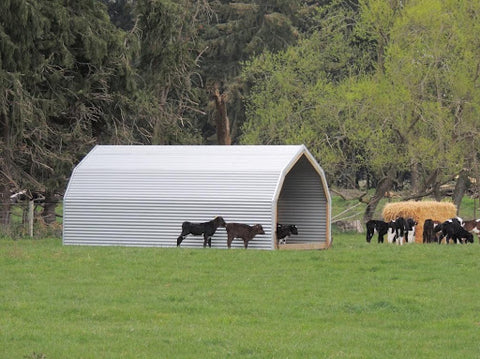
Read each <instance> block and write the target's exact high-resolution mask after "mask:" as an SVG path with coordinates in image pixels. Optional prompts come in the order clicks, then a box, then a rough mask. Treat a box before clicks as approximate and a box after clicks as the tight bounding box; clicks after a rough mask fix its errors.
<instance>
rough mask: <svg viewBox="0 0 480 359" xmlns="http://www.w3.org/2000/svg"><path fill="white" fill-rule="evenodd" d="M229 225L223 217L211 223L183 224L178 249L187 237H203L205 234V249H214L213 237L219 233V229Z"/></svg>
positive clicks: (216, 218) (178, 239) (186, 222)
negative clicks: (190, 235) (207, 247)
mask: <svg viewBox="0 0 480 359" xmlns="http://www.w3.org/2000/svg"><path fill="white" fill-rule="evenodd" d="M226 225H227V224H226V223H225V221H224V220H223V218H222V217H220V216H218V217H215V218H214V219H212V220H211V221H208V222H204V223H192V222H188V221H185V222H183V223H182V233H181V234H180V235H179V236H178V238H177V247H179V246H180V244H181V243H182V241H183V240H184V239H185V237H186V236H187V235H189V234H193V235H194V236H201V235H202V234H203V247H204V248H205V247H206V246H207V242H208V246H209V247H212V236H213V235H214V234H215V232H216V231H217V228H218V227H225V226H226Z"/></svg>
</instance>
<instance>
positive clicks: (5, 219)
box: [0, 185, 11, 226]
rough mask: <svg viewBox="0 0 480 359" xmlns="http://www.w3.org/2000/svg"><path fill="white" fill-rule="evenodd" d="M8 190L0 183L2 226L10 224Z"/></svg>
mask: <svg viewBox="0 0 480 359" xmlns="http://www.w3.org/2000/svg"><path fill="white" fill-rule="evenodd" d="M10 206H11V204H10V191H9V190H8V187H7V186H5V185H0V208H1V210H0V221H1V222H0V223H1V225H2V226H8V225H9V224H10Z"/></svg>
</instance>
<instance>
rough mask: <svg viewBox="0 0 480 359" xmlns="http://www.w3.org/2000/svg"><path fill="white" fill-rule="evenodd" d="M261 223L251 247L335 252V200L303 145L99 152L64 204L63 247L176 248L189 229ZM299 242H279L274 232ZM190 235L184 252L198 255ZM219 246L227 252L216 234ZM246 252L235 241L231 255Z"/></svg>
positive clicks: (80, 171)
mask: <svg viewBox="0 0 480 359" xmlns="http://www.w3.org/2000/svg"><path fill="white" fill-rule="evenodd" d="M216 216H222V217H223V218H224V220H225V222H227V223H232V222H234V223H245V224H248V225H254V224H257V223H258V224H261V225H262V227H263V229H264V232H265V234H259V235H257V236H255V238H254V239H253V240H251V241H250V243H249V245H248V248H249V249H250V248H252V249H267V250H268V249H322V248H327V247H329V246H330V244H331V224H330V220H331V199H330V194H329V190H328V186H327V182H326V179H325V175H324V172H323V170H322V169H321V167H320V165H319V164H318V163H317V162H316V160H315V159H314V157H313V156H312V155H311V154H310V152H309V151H308V150H307V149H306V147H305V146H303V145H299V146H96V147H94V148H93V149H92V151H91V152H90V153H89V154H88V155H87V156H86V157H85V158H84V159H83V160H82V161H81V162H80V163H79V164H78V165H77V167H76V168H75V169H74V171H73V173H72V176H71V178H70V181H69V184H68V186H67V190H66V193H65V196H64V214H63V223H64V224H63V243H64V244H65V245H100V246H106V245H118V246H151V247H175V246H176V245H177V237H178V236H179V235H180V233H181V231H182V223H183V222H184V221H189V222H196V223H202V222H207V221H210V220H212V219H213V218H214V217H216ZM278 223H280V224H285V225H287V224H294V225H295V226H296V227H297V229H298V234H296V235H291V236H289V237H288V238H287V239H286V242H285V243H282V242H280V243H278V241H277V237H276V226H277V224H278ZM202 246H203V237H202V236H193V235H187V236H186V237H185V239H184V240H183V242H182V243H181V247H202ZM211 246H212V247H213V248H227V233H226V229H225V228H223V227H219V228H218V229H217V231H216V232H215V234H214V235H213V237H212V240H211ZM235 247H237V248H243V241H241V240H239V239H235V240H234V241H233V244H232V248H235Z"/></svg>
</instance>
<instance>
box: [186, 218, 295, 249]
mask: <svg viewBox="0 0 480 359" xmlns="http://www.w3.org/2000/svg"><path fill="white" fill-rule="evenodd" d="M219 227H223V228H225V229H226V230H227V247H228V248H230V247H231V245H232V242H233V240H234V239H235V238H240V239H242V240H243V246H244V248H245V249H247V247H248V242H249V241H251V240H252V239H253V238H254V237H255V236H256V235H257V234H265V231H264V230H263V227H262V225H261V224H255V225H253V226H249V225H248V224H244V223H233V222H232V223H226V222H225V220H224V219H223V217H221V216H217V217H215V218H214V219H212V220H211V221H208V222H203V223H193V222H188V221H185V222H183V223H182V233H180V235H179V236H178V238H177V247H180V244H181V243H182V242H183V240H184V239H185V237H186V236H187V235H189V234H192V235H194V236H203V247H204V248H205V247H206V246H207V244H208V247H211V246H212V236H213V235H214V234H215V232H216V231H217V229H218V228H219ZM276 234H277V245H278V243H279V242H280V241H282V242H283V243H286V240H287V238H288V237H289V236H290V235H292V234H295V235H296V234H298V230H297V227H296V226H295V225H293V224H288V225H283V224H277V231H276Z"/></svg>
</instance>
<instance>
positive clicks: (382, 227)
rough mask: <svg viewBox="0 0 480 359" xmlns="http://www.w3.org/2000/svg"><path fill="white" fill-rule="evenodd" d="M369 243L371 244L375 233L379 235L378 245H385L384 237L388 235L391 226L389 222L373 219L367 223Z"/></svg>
mask: <svg viewBox="0 0 480 359" xmlns="http://www.w3.org/2000/svg"><path fill="white" fill-rule="evenodd" d="M366 227H367V243H370V241H371V240H372V237H373V235H374V233H375V231H376V232H377V234H378V243H383V237H384V236H385V234H387V232H388V229H389V228H390V225H389V224H388V223H387V222H384V221H379V220H374V219H371V220H369V221H368V222H367V223H366Z"/></svg>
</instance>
